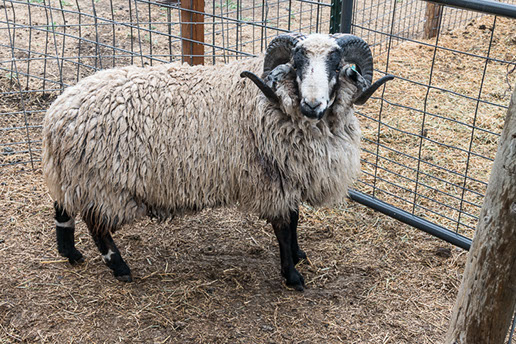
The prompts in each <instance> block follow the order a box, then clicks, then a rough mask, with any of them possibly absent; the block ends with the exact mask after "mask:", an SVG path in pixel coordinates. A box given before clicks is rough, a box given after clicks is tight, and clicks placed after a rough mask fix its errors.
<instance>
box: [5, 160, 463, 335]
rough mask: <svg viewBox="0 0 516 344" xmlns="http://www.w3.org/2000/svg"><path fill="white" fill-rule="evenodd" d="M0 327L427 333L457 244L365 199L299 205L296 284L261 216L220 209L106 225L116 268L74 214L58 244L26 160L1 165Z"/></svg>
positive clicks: (451, 287)
mask: <svg viewBox="0 0 516 344" xmlns="http://www.w3.org/2000/svg"><path fill="white" fill-rule="evenodd" d="M0 178H1V180H2V184H1V186H0V192H1V194H2V195H5V200H4V201H3V202H2V205H1V207H2V214H3V216H2V217H1V220H0V228H1V231H0V242H1V243H0V271H1V273H2V275H3V278H2V279H0V290H1V291H0V296H1V297H0V341H1V340H3V341H6V342H17V341H27V342H36V341H37V342H109V343H112V342H115V341H119V340H120V341H122V342H155V343H160V342H167V343H168V342H182V343H183V342H198V343H199V342H213V343H215V342H220V343H222V342H227V343H235V342H239V343H249V342H253V343H269V342H271V343H272V342H274V343H276V342H306V343H312V342H320V343H328V342H346V343H438V342H440V338H442V336H443V333H444V331H445V329H446V325H447V319H448V313H449V311H450V309H451V307H452V304H453V301H454V296H455V292H456V290H457V288H458V284H459V277H460V271H461V269H462V266H463V262H464V256H465V254H464V252H463V251H462V250H459V249H456V248H452V247H451V246H450V245H448V244H445V243H443V242H440V241H438V240H437V239H434V238H431V237H429V236H427V235H425V234H423V233H421V232H419V231H417V230H414V229H411V228H409V227H407V226H400V225H399V223H397V222H396V221H394V220H392V219H389V218H386V217H385V216H382V215H380V214H378V213H375V212H373V211H371V210H369V209H366V208H365V207H362V206H359V205H356V204H350V205H349V207H343V208H336V209H322V210H318V211H315V210H311V209H306V208H304V209H303V210H302V217H301V225H300V228H299V231H300V242H301V244H302V246H303V247H304V248H305V250H306V251H307V253H308V255H309V259H310V260H309V261H308V262H304V263H301V264H300V265H299V266H298V268H299V270H300V271H301V272H302V273H303V274H304V276H305V278H306V282H307V289H306V291H305V292H304V293H297V292H294V291H289V290H287V289H286V287H285V286H283V285H282V283H281V281H282V278H281V277H280V273H279V254H278V248H277V244H276V239H275V238H274V234H273V233H272V230H271V229H270V225H267V224H266V223H265V222H262V221H259V220H257V219H256V218H254V217H252V216H247V215H242V214H239V213H237V212H235V211H233V210H218V211H205V212H202V213H201V214H199V215H197V216H189V217H185V218H180V219H176V220H173V221H171V222H169V223H166V224H157V223H153V222H150V221H144V222H142V223H139V224H138V225H134V226H130V227H127V228H124V229H123V230H121V231H120V232H118V233H117V234H116V235H115V240H116V241H117V242H118V244H119V247H120V248H121V251H122V254H123V255H124V257H125V258H126V260H127V261H128V263H129V265H130V266H131V268H132V270H133V273H134V275H135V282H134V283H131V284H122V283H120V282H118V281H116V280H115V279H114V278H113V277H112V275H111V273H110V271H108V268H107V267H105V266H104V264H103V263H102V262H101V260H100V257H99V254H98V252H97V249H96V248H95V246H94V244H93V242H92V240H91V238H90V237H89V234H88V233H87V230H86V229H85V226H84V224H83V223H82V222H80V223H79V225H78V228H77V236H76V240H77V246H78V248H79V249H80V250H81V251H82V252H83V253H84V254H85V257H86V262H85V263H84V264H83V265H81V266H78V267H71V266H69V264H68V263H66V262H65V261H64V260H63V259H62V258H61V257H59V256H58V254H57V252H56V248H55V242H54V241H55V238H54V236H55V235H54V230H53V220H52V207H51V200H50V199H49V197H48V195H47V193H46V188H45V186H44V185H43V183H42V180H41V174H40V172H39V171H36V172H31V171H27V170H24V171H23V170H21V168H20V167H9V168H4V169H2V170H1V171H0Z"/></svg>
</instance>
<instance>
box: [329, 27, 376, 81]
mask: <svg viewBox="0 0 516 344" xmlns="http://www.w3.org/2000/svg"><path fill="white" fill-rule="evenodd" d="M333 37H334V38H335V39H336V40H337V43H338V44H339V46H340V48H341V49H342V53H343V58H344V59H345V61H346V63H352V64H355V65H356V66H357V67H358V72H359V73H360V74H361V75H362V76H363V77H364V79H366V80H367V81H368V82H369V84H371V82H372V81H373V55H372V54H371V49H369V45H368V44H367V43H366V42H365V41H364V40H363V39H362V38H360V37H357V36H355V35H349V34H335V35H333Z"/></svg>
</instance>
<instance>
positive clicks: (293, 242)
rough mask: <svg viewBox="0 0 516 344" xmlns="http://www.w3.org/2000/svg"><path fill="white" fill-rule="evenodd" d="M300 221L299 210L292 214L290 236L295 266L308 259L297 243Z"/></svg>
mask: <svg viewBox="0 0 516 344" xmlns="http://www.w3.org/2000/svg"><path fill="white" fill-rule="evenodd" d="M298 220H299V208H298V209H296V210H295V211H291V212H290V236H291V246H290V247H291V250H292V260H293V261H294V265H297V263H299V261H300V260H301V259H306V253H305V252H304V251H303V250H301V249H300V248H299V244H298V242H297V222H298Z"/></svg>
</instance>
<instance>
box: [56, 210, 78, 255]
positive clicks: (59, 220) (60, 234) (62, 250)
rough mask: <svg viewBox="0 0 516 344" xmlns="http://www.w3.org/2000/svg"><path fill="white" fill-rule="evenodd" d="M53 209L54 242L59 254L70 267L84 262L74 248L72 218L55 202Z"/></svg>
mask: <svg viewBox="0 0 516 344" xmlns="http://www.w3.org/2000/svg"><path fill="white" fill-rule="evenodd" d="M54 209H55V211H56V214H55V216H54V219H55V222H56V241H57V250H58V252H59V254H60V255H61V256H63V257H65V258H68V261H69V262H70V264H72V265H75V264H78V263H82V262H84V257H83V256H82V253H81V252H79V251H78V250H77V249H76V248H75V238H74V233H75V220H74V218H73V217H71V216H70V215H68V214H67V213H66V211H65V210H64V209H63V208H62V207H61V206H60V205H59V204H58V203H57V202H54Z"/></svg>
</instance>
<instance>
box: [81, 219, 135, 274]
mask: <svg viewBox="0 0 516 344" xmlns="http://www.w3.org/2000/svg"><path fill="white" fill-rule="evenodd" d="M100 218H101V217H100V216H95V215H92V214H91V213H88V214H86V215H85V216H83V220H84V222H85V223H86V225H87V226H88V229H89V231H90V234H91V236H92V237H93V240H94V241H95V244H96V245H97V248H98V249H99V251H100V254H101V255H102V260H103V261H104V263H105V264H106V265H107V266H108V267H109V268H110V269H111V270H112V271H113V275H114V276H115V278H116V279H117V280H119V281H122V282H132V281H133V278H132V276H131V270H130V269H129V266H127V264H126V263H125V261H124V260H123V258H122V255H121V254H120V251H119V250H118V248H117V247H116V244H115V242H114V241H113V238H112V237H111V234H110V229H109V227H108V226H107V225H106V224H105V223H104V222H103V221H101V220H100Z"/></svg>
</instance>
